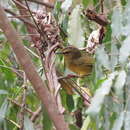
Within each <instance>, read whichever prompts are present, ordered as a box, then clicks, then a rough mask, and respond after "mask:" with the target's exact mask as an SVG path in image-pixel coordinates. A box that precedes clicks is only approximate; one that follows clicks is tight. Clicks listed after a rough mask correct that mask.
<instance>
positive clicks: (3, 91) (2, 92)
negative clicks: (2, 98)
mask: <svg viewBox="0 0 130 130" xmlns="http://www.w3.org/2000/svg"><path fill="white" fill-rule="evenodd" d="M1 94H8V92H7V91H5V90H0V95H1Z"/></svg>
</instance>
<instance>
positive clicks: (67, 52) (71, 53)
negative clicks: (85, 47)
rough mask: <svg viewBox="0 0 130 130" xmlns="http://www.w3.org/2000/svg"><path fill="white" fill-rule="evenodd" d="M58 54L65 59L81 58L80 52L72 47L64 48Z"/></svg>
mask: <svg viewBox="0 0 130 130" xmlns="http://www.w3.org/2000/svg"><path fill="white" fill-rule="evenodd" d="M58 54H63V55H64V57H65V58H67V59H76V58H79V57H80V56H81V52H80V50H79V49H78V48H76V47H74V46H68V47H65V48H63V49H62V50H61V52H58Z"/></svg>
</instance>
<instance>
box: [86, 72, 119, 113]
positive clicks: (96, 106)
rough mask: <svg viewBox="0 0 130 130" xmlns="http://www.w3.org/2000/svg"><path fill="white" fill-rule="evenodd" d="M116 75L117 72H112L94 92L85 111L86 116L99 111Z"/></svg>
mask: <svg viewBox="0 0 130 130" xmlns="http://www.w3.org/2000/svg"><path fill="white" fill-rule="evenodd" d="M116 75H117V72H113V73H112V74H110V75H109V76H108V79H106V80H105V81H104V82H103V83H102V85H101V87H100V88H99V89H97V90H96V92H95V95H94V97H93V98H92V101H91V105H90V106H89V108H88V110H87V114H89V115H96V114H98V113H99V111H100V110H101V107H102V104H103V102H104V99H105V96H107V95H108V94H109V92H110V90H111V87H112V83H113V79H114V78H115V76H116Z"/></svg>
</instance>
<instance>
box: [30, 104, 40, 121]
mask: <svg viewBox="0 0 130 130" xmlns="http://www.w3.org/2000/svg"><path fill="white" fill-rule="evenodd" d="M41 111H42V108H41V106H40V107H39V108H38V109H37V110H36V111H35V112H33V115H32V117H31V121H32V122H35V120H36V118H37V117H38V116H39V114H40V113H41Z"/></svg>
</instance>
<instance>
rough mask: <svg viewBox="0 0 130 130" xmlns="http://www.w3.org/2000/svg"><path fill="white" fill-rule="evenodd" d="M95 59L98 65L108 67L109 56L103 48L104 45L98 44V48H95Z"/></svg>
mask: <svg viewBox="0 0 130 130" xmlns="http://www.w3.org/2000/svg"><path fill="white" fill-rule="evenodd" d="M96 59H97V60H96V61H97V63H98V64H99V65H101V66H103V67H105V68H107V69H110V62H109V57H108V54H107V52H106V51H105V49H104V46H100V47H99V48H97V50H96Z"/></svg>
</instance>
